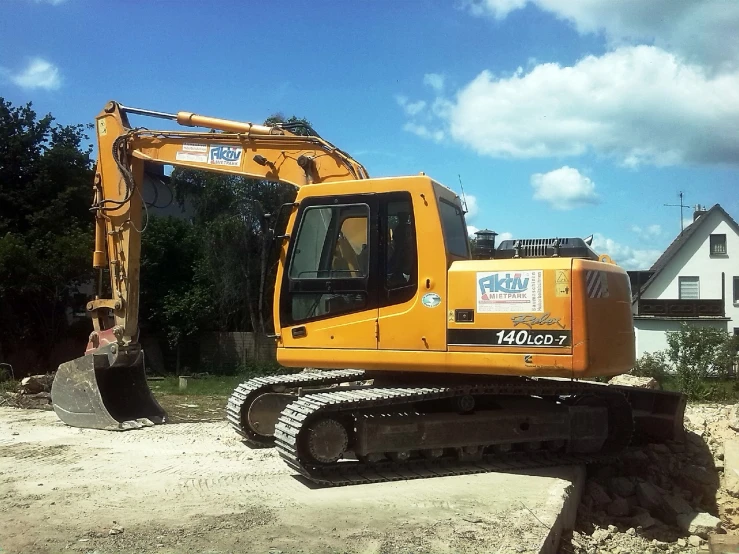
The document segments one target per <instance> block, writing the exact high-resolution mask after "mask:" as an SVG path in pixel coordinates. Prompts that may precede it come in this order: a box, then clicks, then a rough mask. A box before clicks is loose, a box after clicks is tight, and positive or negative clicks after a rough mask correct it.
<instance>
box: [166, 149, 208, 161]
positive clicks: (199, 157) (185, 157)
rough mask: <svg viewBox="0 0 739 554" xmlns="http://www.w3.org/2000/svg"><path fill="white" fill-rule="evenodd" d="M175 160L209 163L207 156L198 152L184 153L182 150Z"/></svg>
mask: <svg viewBox="0 0 739 554" xmlns="http://www.w3.org/2000/svg"><path fill="white" fill-rule="evenodd" d="M174 158H175V160H177V161H180V162H199V163H202V164H204V163H206V162H207V161H208V156H207V154H199V153H197V152H184V151H182V150H180V151H179V152H177V153H176V154H175V156H174Z"/></svg>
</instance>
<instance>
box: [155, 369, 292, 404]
mask: <svg viewBox="0 0 739 554" xmlns="http://www.w3.org/2000/svg"><path fill="white" fill-rule="evenodd" d="M295 371H299V370H295V369H290V368H285V367H282V366H281V365H279V364H277V363H276V362H272V363H270V362H261V363H251V364H248V365H245V366H242V367H240V368H239V370H238V372H237V374H236V375H208V376H204V377H199V378H197V379H195V378H192V377H190V378H188V379H187V388H186V389H184V390H180V378H179V377H175V376H171V377H165V378H164V379H162V380H161V381H149V388H150V389H151V390H152V391H153V392H154V393H157V394H173V395H182V396H230V395H231V393H232V392H233V390H234V389H235V388H236V387H237V386H238V385H239V384H241V383H243V382H244V381H247V380H248V379H253V378H254V377H261V376H264V375H280V374H286V373H294V372H295Z"/></svg>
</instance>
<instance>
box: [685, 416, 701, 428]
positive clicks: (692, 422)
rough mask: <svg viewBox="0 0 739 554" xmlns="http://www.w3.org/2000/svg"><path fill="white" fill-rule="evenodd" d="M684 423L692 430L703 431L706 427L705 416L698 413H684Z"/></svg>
mask: <svg viewBox="0 0 739 554" xmlns="http://www.w3.org/2000/svg"><path fill="white" fill-rule="evenodd" d="M685 424H686V425H687V427H689V428H690V429H693V430H699V431H703V430H704V429H705V428H706V418H705V417H703V416H702V415H700V414H695V413H693V414H685Z"/></svg>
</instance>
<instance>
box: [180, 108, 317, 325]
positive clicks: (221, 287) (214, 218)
mask: <svg viewBox="0 0 739 554" xmlns="http://www.w3.org/2000/svg"><path fill="white" fill-rule="evenodd" d="M265 125H282V126H284V127H285V128H286V129H288V130H289V131H290V132H292V133H294V134H297V135H301V136H305V135H311V134H316V133H315V131H314V130H313V128H312V127H311V124H310V122H309V121H308V120H306V119H303V118H298V117H295V116H292V117H289V118H285V117H284V116H283V115H282V114H274V115H272V116H270V117H269V118H267V120H266V121H265ZM171 184H172V186H173V188H174V190H175V194H176V197H177V199H178V200H179V201H180V203H183V202H184V201H185V200H186V199H187V200H190V201H191V202H192V204H193V205H194V207H195V210H196V218H195V222H196V225H197V226H199V227H200V228H202V229H203V234H202V240H203V244H204V250H203V258H202V263H201V265H200V268H201V272H202V273H201V274H202V275H203V276H204V278H205V279H206V280H207V281H208V282H209V283H211V285H212V287H213V289H212V291H213V301H214V305H215V306H216V309H215V310H214V312H215V313H216V314H217V315H216V316H215V317H216V328H217V329H219V330H223V331H236V330H238V331H247V330H253V331H256V332H257V333H260V332H263V331H265V330H267V329H269V328H270V327H271V325H272V295H273V293H274V280H275V276H276V269H277V249H276V248H273V247H272V244H271V243H267V242H266V241H265V239H266V238H267V228H268V227H271V226H277V232H278V233H279V232H280V230H281V229H284V226H285V221H284V218H283V220H282V221H276V220H275V218H274V217H272V218H268V219H265V216H269V215H272V216H276V215H277V213H278V211H279V208H280V206H282V205H283V204H285V203H288V202H292V201H294V200H295V195H296V193H297V191H296V189H295V187H293V186H292V185H287V184H283V183H275V182H271V181H265V180H260V179H248V178H245V177H241V176H238V175H224V174H217V173H212V172H205V171H198V170H192V169H175V170H174V171H173V173H172V179H171Z"/></svg>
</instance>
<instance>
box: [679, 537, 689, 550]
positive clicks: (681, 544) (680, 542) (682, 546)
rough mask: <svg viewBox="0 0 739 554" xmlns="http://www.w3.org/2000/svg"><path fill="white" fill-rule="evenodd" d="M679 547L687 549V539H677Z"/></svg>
mask: <svg viewBox="0 0 739 554" xmlns="http://www.w3.org/2000/svg"><path fill="white" fill-rule="evenodd" d="M677 545H678V546H679V547H680V548H685V547H686V546H688V541H686V540H685V539H677Z"/></svg>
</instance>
